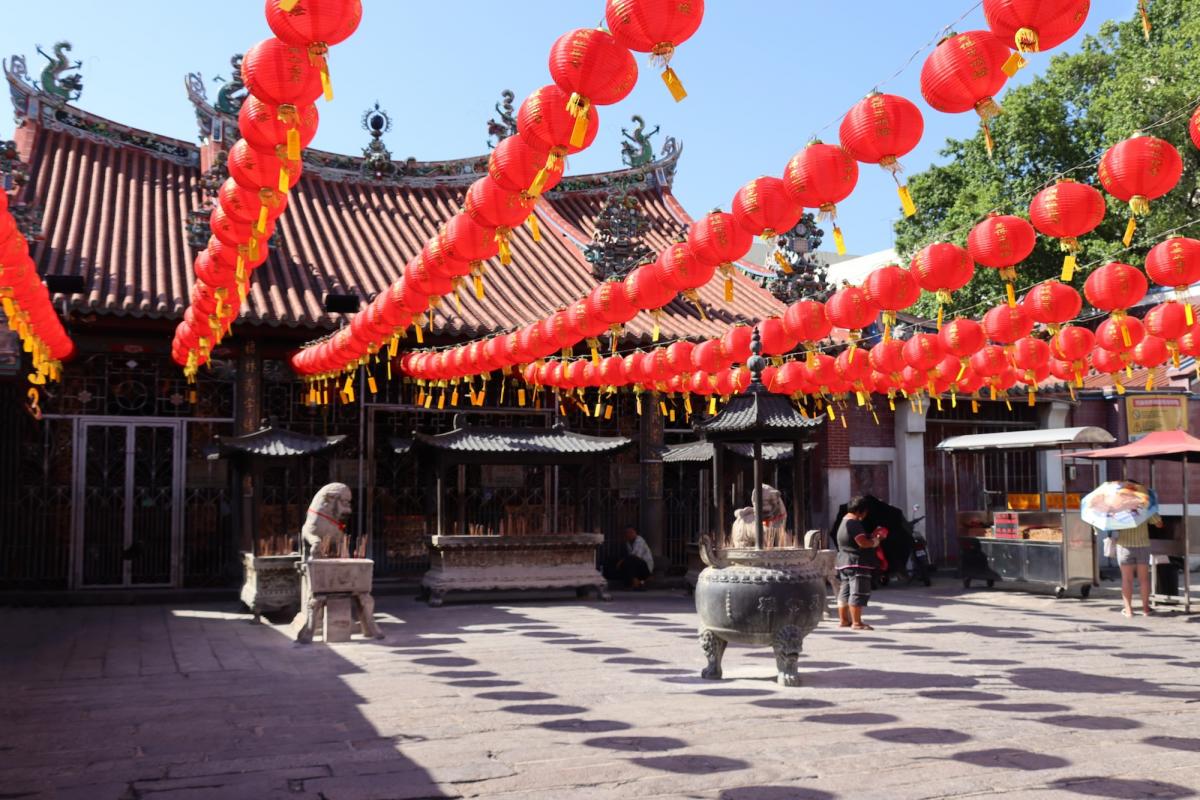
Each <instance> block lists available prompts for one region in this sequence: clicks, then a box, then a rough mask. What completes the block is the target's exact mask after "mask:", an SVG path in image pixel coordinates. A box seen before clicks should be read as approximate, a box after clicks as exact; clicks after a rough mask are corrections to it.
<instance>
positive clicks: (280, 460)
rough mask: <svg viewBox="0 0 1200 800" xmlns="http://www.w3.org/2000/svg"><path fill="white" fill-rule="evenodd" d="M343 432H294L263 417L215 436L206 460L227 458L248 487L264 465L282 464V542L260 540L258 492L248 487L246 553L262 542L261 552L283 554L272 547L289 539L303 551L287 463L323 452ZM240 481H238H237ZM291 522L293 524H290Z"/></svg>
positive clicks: (342, 437)
mask: <svg viewBox="0 0 1200 800" xmlns="http://www.w3.org/2000/svg"><path fill="white" fill-rule="evenodd" d="M345 439H346V436H345V435H344V434H342V435H338V436H316V435H312V434H307V433H297V432H296V431H290V430H287V429H285V428H280V427H277V426H276V425H274V424H273V422H272V421H269V420H263V422H262V427H261V428H259V429H258V430H256V431H253V432H251V433H246V434H242V435H241V436H217V437H215V441H216V446H215V448H214V449H213V450H212V451H211V452H210V453H209V454H208V458H210V459H218V458H228V459H231V460H233V461H234V463H235V464H236V465H237V466H238V469H239V472H243V473H249V474H250V476H251V480H252V483H251V486H252V487H254V486H256V485H257V484H258V483H259V481H258V478H259V477H260V474H261V472H262V470H263V469H264V468H265V467H266V465H268V464H275V465H280V466H282V467H283V474H284V481H283V498H284V502H283V504H282V506H283V507H282V520H281V523H282V527H281V529H280V535H281V537H282V539H283V541H261V540H260V539H261V536H260V534H261V532H260V530H259V504H260V496H259V495H260V493H259V492H258V491H257V490H253V489H252V492H251V494H252V498H251V502H250V508H249V509H248V512H249V513H248V519H244V520H243V522H242V531H243V541H244V542H246V543H247V544H248V545H249V549H250V552H251V553H252V554H255V555H260V553H259V552H258V551H259V549H260V545H265V546H266V548H267V550H268V551H271V552H266V553H262V554H261V555H283V554H284V553H283V552H273V551H276V550H284V549H285V548H287V549H290V546H291V540H292V539H294V541H295V542H296V550H295V552H297V553H299V552H303V547H302V546H301V545H300V529H301V527H303V525H304V514H303V512H301V513H300V514H298V515H297V516H296V519H295V520H293V518H292V514H291V503H290V502H288V498H289V497H290V483H291V480H290V478H291V466H292V463H293V462H295V461H298V460H299V459H302V458H311V457H313V456H318V455H321V454H323V453H326V452H328V451H330V450H332V449H334V448H335V447H337V446H338V445H340V444H341V443H342V442H343V441H345ZM239 483H240V481H239ZM293 522H294V523H295V524H294V526H293Z"/></svg>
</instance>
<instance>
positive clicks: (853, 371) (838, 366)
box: [833, 350, 871, 406]
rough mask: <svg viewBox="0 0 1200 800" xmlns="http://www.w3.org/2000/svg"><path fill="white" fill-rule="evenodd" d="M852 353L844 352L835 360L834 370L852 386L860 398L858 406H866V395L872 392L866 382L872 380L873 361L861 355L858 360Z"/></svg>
mask: <svg viewBox="0 0 1200 800" xmlns="http://www.w3.org/2000/svg"><path fill="white" fill-rule="evenodd" d="M851 355H852V354H851V351H849V350H843V351H842V352H841V353H838V356H837V358H836V359H834V362H833V364H834V369H835V370H837V374H838V377H840V378H841V379H842V380H843V381H845V382H847V383H849V384H850V386H851V388H853V389H854V393H855V395H856V396H857V398H858V404H859V405H860V406H861V405H866V395H867V393H868V392H869V391H870V389H868V388H867V386H866V382H869V381H870V380H871V360H870V359H869V358H863V357H862V354H861V353H860V354H859V355H858V357H857V358H852V357H851Z"/></svg>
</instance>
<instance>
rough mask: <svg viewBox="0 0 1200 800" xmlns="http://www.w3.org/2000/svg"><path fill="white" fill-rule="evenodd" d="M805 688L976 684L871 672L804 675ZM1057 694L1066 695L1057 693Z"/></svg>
mask: <svg viewBox="0 0 1200 800" xmlns="http://www.w3.org/2000/svg"><path fill="white" fill-rule="evenodd" d="M804 683H805V685H807V686H809V687H811V688H817V689H865V690H870V691H871V692H878V691H879V690H881V689H914V690H915V689H947V688H960V689H969V688H971V687H973V686H978V685H979V681H978V680H977V679H975V678H972V677H969V676H967V675H952V674H950V673H946V672H936V673H923V672H887V671H884V670H875V669H835V670H824V671H817V672H812V673H806V674H805V677H804ZM1060 691H1066V690H1065V689H1060Z"/></svg>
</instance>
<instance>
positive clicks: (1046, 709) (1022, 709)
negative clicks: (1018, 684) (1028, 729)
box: [975, 703, 1071, 714]
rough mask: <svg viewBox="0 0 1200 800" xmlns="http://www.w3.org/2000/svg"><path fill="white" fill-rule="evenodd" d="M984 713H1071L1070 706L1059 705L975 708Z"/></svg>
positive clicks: (984, 706)
mask: <svg viewBox="0 0 1200 800" xmlns="http://www.w3.org/2000/svg"><path fill="white" fill-rule="evenodd" d="M975 707H976V708H981V709H983V710H984V711H1007V712H1009V713H1012V714H1053V713H1054V712H1056V711H1070V710H1071V707H1070V706H1062V705H1058V704H1057V703H980V704H979V705H977V706H975Z"/></svg>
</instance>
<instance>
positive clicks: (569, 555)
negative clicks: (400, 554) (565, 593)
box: [413, 414, 633, 606]
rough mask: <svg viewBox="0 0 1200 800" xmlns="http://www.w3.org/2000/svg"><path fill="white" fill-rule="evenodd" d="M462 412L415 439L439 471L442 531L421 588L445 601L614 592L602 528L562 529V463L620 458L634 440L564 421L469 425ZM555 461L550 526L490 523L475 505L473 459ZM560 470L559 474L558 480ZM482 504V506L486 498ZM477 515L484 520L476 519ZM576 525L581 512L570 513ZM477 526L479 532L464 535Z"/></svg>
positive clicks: (549, 485)
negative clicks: (453, 481) (444, 428)
mask: <svg viewBox="0 0 1200 800" xmlns="http://www.w3.org/2000/svg"><path fill="white" fill-rule="evenodd" d="M466 419H467V418H466V416H465V415H461V414H460V415H457V416H456V417H455V420H454V426H455V427H454V430H451V431H449V432H447V433H441V434H436V435H429V434H422V433H415V434H414V435H413V444H414V447H415V449H417V450H418V451H419V452H420V453H421V454H422V455H423V456H425V457H428V458H430V459H431V460H432V464H433V467H434V470H435V474H436V482H437V487H436V496H437V523H436V531H437V533H436V535H434V536H433V537H431V540H430V569H429V571H428V572H427V573H426V574H425V577H424V578H423V579H422V582H421V583H422V588H423V591H424V592H425V594H426V595H427V596H428V598H429V602H430V605H434V606H438V605H441V603H442V599H443V597H444V596H445V595H446V593H447V592H450V591H460V590H462V591H480V590H507V589H560V588H574V589H576V590H577V591H578V592H580V593H582V592H583V591H584V590H586V589H588V588H592V589H595V591H596V592H597V594H599V595H600V596H601V597H604V598H607V592H606V584H605V582H604V578H603V577H602V576H601V575H600V573H599V571H598V570H597V569H596V552H597V550H598V548H599V547H600V545H601V544H603V542H604V535H603V533H600V532H595V531H582V530H567V531H563V530H561V528H562V527H563V526H562V519H561V516H560V514H559V509H558V485H557V484H558V470H557V468H558V467H560V466H568V465H585V464H589V463H592V462H594V461H596V460H597V459H604V458H606V457H611V456H614V455H616V454H618V453H620V452H622V451H624V450H625V449H627V448H629V447H631V446H632V445H633V440H632V439H629V438H627V437H623V436H587V435H584V434H580V433H575V432H573V431H569V430H567V429H566V428H565V427H564V426H563V425H562V424H561V423H557V424H555V425H554V426H553V427H550V428H496V427H482V426H479V427H476V426H471V425H468V424H467V422H466ZM473 464H477V465H492V466H523V467H526V466H533V467H543V468H548V467H553V468H554V470H553V471H551V470H549V469H545V470H544V487H545V488H544V495H545V501H544V503H543V513H542V518H543V524H542V527H543V531H542V533H541V534H540V535H537V534H534V535H530V534H529V533H528V531H526V530H525V529H524V528H521V529H520V530H516V528H517V526H516V525H508V526H507V529H505V527H504V526H503V522H502V521H501V522H498V523H496V525H495V526H494V527H492V526H489V525H487V524H486V520H485V519H484V515H483V513H482V509H481V508H479V507H476V508H473V509H468V508H467V505H468V504H467V503H466V502H464V500H463V498H465V497H466V494H467V492H466V486H465V483H466V474H467V473H466V469H465V467H466V466H468V465H473ZM451 468H455V469H456V471H457V480H458V487H457V489H458V490H457V492H456V493H455V497H456V498H458V502H457V508H456V509H454V512H453V513H454V514H455V517H456V522H455V525H454V528H455V534H450V533H448V528H449V525H450V520H449V518H450V514H451V511H450V509H448V508H447V500H448V497H449V486H448V484H447V481H448V477H449V472H450V469H451ZM552 474H553V479H552V478H551V476H552ZM480 505H482V504H480ZM472 512H474V514H475V515H476V516H477V517H478V518H479V519H481V521H483V522H484V523H485V524H476V525H470V524H469V522H470V520H469V519H468V517H469V515H470V514H471V513H472ZM570 516H571V519H572V524H571V525H569V526H568V527H572V528H577V527H578V525H577V522H578V520H577V518H576V516H575V514H571V515H570ZM469 531H475V532H476V533H475V535H464V534H467V533H468V532H469Z"/></svg>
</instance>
